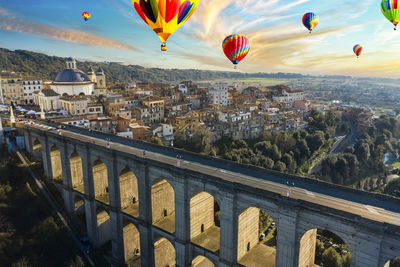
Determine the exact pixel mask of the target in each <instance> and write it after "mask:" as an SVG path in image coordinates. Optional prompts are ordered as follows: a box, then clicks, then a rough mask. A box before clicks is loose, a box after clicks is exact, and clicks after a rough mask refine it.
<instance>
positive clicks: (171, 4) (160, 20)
mask: <svg viewBox="0 0 400 267" xmlns="http://www.w3.org/2000/svg"><path fill="white" fill-rule="evenodd" d="M132 3H133V6H134V7H135V10H136V12H137V13H138V14H139V16H140V17H141V18H142V19H143V20H144V22H146V24H147V25H149V27H150V28H151V29H152V30H153V31H154V32H155V33H156V34H157V35H158V37H160V40H161V42H162V45H161V50H162V51H166V50H167V46H166V42H167V40H168V38H169V37H170V36H171V34H172V33H173V32H174V31H176V30H177V29H178V28H179V27H180V26H182V25H183V23H185V22H186V21H187V20H188V19H189V17H190V16H191V15H192V14H193V12H194V11H195V9H196V7H197V5H198V4H199V0H132Z"/></svg>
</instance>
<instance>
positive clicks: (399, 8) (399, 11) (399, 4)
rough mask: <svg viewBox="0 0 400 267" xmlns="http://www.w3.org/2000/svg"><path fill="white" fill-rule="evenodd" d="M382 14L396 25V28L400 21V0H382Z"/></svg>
mask: <svg viewBox="0 0 400 267" xmlns="http://www.w3.org/2000/svg"><path fill="white" fill-rule="evenodd" d="M381 11H382V14H383V15H384V16H385V17H386V18H387V19H388V20H389V21H390V22H391V23H393V25H394V30H396V27H397V24H399V22H400V0H382V3H381Z"/></svg>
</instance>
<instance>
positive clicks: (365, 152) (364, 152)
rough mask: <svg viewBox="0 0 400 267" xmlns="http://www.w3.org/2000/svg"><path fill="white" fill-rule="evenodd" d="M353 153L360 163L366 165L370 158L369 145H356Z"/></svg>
mask: <svg viewBox="0 0 400 267" xmlns="http://www.w3.org/2000/svg"><path fill="white" fill-rule="evenodd" d="M355 153H356V155H357V158H358V160H359V161H360V162H362V163H367V161H368V160H369V158H370V157H371V151H370V148H369V144H368V143H360V144H357V146H356V151H355Z"/></svg>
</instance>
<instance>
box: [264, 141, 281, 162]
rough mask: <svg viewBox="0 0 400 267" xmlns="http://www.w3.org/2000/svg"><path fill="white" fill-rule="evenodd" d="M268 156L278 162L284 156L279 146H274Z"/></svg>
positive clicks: (269, 150) (268, 151)
mask: <svg viewBox="0 0 400 267" xmlns="http://www.w3.org/2000/svg"><path fill="white" fill-rule="evenodd" d="M267 156H268V157H270V158H272V159H273V160H275V161H277V160H280V159H281V157H282V154H281V152H280V151H279V148H278V146H277V145H273V146H271V147H270V148H269V149H268V150H267Z"/></svg>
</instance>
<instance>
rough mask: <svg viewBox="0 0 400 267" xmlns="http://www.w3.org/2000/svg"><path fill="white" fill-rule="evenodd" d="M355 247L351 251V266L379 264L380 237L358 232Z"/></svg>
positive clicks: (361, 266) (370, 266) (360, 266)
mask: <svg viewBox="0 0 400 267" xmlns="http://www.w3.org/2000/svg"><path fill="white" fill-rule="evenodd" d="M356 239H357V248H356V251H354V252H352V254H351V255H352V267H374V266H379V256H380V250H381V243H382V237H380V236H376V235H373V234H369V233H364V232H361V231H360V232H358V233H357V236H356Z"/></svg>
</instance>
